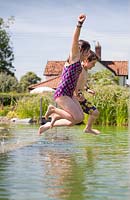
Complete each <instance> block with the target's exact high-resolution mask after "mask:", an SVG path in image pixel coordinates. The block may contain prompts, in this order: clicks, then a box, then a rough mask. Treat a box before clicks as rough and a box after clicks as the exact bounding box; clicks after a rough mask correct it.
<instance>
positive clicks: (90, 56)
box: [87, 50, 99, 62]
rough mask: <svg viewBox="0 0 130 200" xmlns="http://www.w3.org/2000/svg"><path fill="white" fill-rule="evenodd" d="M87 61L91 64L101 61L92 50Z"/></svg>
mask: <svg viewBox="0 0 130 200" xmlns="http://www.w3.org/2000/svg"><path fill="white" fill-rule="evenodd" d="M87 60H88V61H89V62H91V61H93V60H97V61H98V60H99V57H98V56H97V55H96V53H94V52H93V51H92V50H90V53H89V55H88V57H87Z"/></svg>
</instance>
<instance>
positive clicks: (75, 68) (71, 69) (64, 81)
mask: <svg viewBox="0 0 130 200" xmlns="http://www.w3.org/2000/svg"><path fill="white" fill-rule="evenodd" d="M81 71H82V66H81V62H80V61H77V62H76V63H73V64H71V65H69V66H65V67H64V69H63V72H62V76H61V81H60V83H59V85H58V87H57V89H56V91H55V94H54V99H56V98H57V97H60V96H69V97H72V96H73V93H74V90H75V88H76V85H77V81H78V78H79V75H80V73H81Z"/></svg>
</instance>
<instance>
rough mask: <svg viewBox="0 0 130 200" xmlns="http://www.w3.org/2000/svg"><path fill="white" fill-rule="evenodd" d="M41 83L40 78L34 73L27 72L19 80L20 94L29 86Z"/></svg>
mask: <svg viewBox="0 0 130 200" xmlns="http://www.w3.org/2000/svg"><path fill="white" fill-rule="evenodd" d="M39 81H41V78H40V77H38V76H37V75H36V74H35V73H34V72H27V73H26V74H25V75H24V76H22V77H21V79H20V82H19V84H20V88H21V91H22V92H26V91H28V87H29V85H32V84H36V83H38V82H39Z"/></svg>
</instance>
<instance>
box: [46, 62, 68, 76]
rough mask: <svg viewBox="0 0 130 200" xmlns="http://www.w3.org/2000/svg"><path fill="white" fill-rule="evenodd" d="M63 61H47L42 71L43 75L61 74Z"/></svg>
mask: <svg viewBox="0 0 130 200" xmlns="http://www.w3.org/2000/svg"><path fill="white" fill-rule="evenodd" d="M64 64H65V61H47V64H46V68H45V71H44V75H45V76H52V75H53V76H58V75H59V74H61V72H62V70H63V67H64Z"/></svg>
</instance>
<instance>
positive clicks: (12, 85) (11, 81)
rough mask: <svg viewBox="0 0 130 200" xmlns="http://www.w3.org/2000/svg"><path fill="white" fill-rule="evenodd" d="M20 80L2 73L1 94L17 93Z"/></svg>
mask: <svg viewBox="0 0 130 200" xmlns="http://www.w3.org/2000/svg"><path fill="white" fill-rule="evenodd" d="M17 89H18V80H17V79H16V77H15V76H12V75H10V74H7V73H3V72H1V73H0V92H12V91H17Z"/></svg>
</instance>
